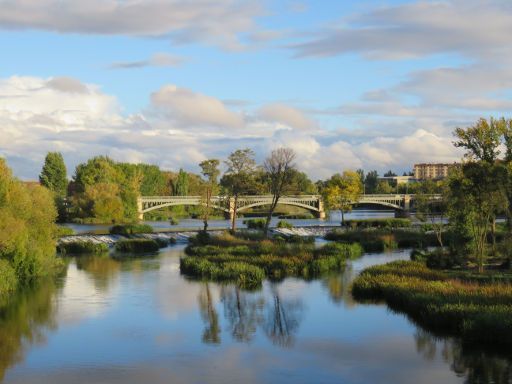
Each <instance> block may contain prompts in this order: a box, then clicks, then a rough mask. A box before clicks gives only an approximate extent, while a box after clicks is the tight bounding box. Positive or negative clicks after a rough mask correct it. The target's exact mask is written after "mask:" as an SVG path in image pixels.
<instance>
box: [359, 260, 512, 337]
mask: <svg viewBox="0 0 512 384" xmlns="http://www.w3.org/2000/svg"><path fill="white" fill-rule="evenodd" d="M459 277H460V276H459ZM352 293H353V295H354V297H355V298H356V299H358V300H367V299H372V300H385V301H386V303H387V304H388V305H389V306H390V307H391V308H393V309H395V310H398V311H403V312H405V313H407V314H408V315H409V316H411V318H412V319H414V320H415V321H417V322H418V323H420V324H421V325H422V326H424V327H426V328H428V329H431V330H434V331H438V332H442V333H449V334H454V335H457V336H461V337H463V338H464V340H467V341H474V342H492V343H511V342H512V332H511V330H512V316H511V315H512V305H511V303H512V284H510V283H496V282H494V283H492V284H488V283H485V282H481V281H480V282H478V281H473V280H472V279H471V278H467V279H465V280H461V279H460V278H459V279H456V278H454V277H451V276H450V274H448V273H445V272H442V271H434V270H431V269H429V268H427V267H426V266H425V264H424V263H421V262H414V261H399V262H393V263H389V264H385V265H380V266H376V267H371V268H368V269H366V270H364V271H363V272H362V273H361V275H360V276H359V277H358V278H357V279H356V280H355V281H354V284H353V287H352Z"/></svg>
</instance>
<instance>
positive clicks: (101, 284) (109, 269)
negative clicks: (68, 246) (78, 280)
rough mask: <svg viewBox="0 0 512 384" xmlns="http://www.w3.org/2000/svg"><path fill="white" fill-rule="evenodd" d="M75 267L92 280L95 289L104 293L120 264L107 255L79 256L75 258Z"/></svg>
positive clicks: (117, 271)
mask: <svg viewBox="0 0 512 384" xmlns="http://www.w3.org/2000/svg"><path fill="white" fill-rule="evenodd" d="M76 266H77V268H78V269H79V270H84V271H86V272H87V273H88V274H90V275H91V276H92V278H93V281H94V285H95V287H96V288H98V289H100V290H102V291H104V290H106V289H107V288H108V286H109V284H110V282H111V281H112V279H113V278H114V277H115V276H116V275H117V274H118V273H119V270H120V263H119V261H116V260H114V259H112V258H111V257H110V256H109V255H108V254H105V255H103V256H81V257H77V258H76Z"/></svg>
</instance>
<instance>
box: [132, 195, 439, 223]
mask: <svg viewBox="0 0 512 384" xmlns="http://www.w3.org/2000/svg"><path fill="white" fill-rule="evenodd" d="M430 198H431V199H432V200H438V199H440V198H441V196H440V195H431V197H430ZM413 202H414V195H408V194H406V195H404V194H396V195H395V194H386V195H361V197H360V198H359V199H358V200H357V201H354V202H353V203H352V204H353V205H362V204H365V205H379V206H384V207H389V208H392V209H395V210H396V211H397V212H398V213H399V214H400V212H401V213H406V212H408V211H409V210H410V209H411V207H412V205H413ZM211 203H212V208H215V209H219V210H221V211H224V212H225V213H226V214H228V215H229V216H230V217H231V218H233V215H234V212H235V199H234V198H232V197H231V198H230V197H226V196H213V197H212V199H211ZM271 203H272V195H258V196H241V197H239V198H238V200H237V202H236V204H237V209H236V211H237V212H243V211H245V210H247V209H249V208H253V207H259V206H265V205H270V204H271ZM279 204H280V205H291V206H295V207H300V208H304V209H307V210H309V211H311V212H313V213H314V214H316V216H317V217H318V218H320V219H323V218H325V208H324V202H323V199H322V196H320V195H299V196H282V197H281V198H280V199H279ZM177 205H205V203H204V199H203V198H201V196H141V197H139V198H138V199H137V210H138V215H139V219H140V220H142V219H143V218H144V213H147V212H150V211H153V210H155V209H160V208H164V207H172V206H177Z"/></svg>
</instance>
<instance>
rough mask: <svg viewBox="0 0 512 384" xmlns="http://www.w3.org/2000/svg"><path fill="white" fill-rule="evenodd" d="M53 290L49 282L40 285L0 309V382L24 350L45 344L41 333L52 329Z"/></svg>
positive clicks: (25, 290)
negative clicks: (30, 346)
mask: <svg viewBox="0 0 512 384" xmlns="http://www.w3.org/2000/svg"><path fill="white" fill-rule="evenodd" d="M55 290H56V288H55V283H54V282H53V281H50V280H49V281H44V282H41V283H39V284H37V285H36V286H34V287H30V288H26V289H24V290H22V291H19V292H18V293H16V294H15V295H13V296H12V297H11V298H9V300H8V303H4V304H3V305H1V306H0V382H1V381H2V380H3V377H4V375H5V372H6V370H7V369H8V368H9V367H10V366H12V365H14V364H16V363H18V362H19V361H21V360H22V359H23V354H24V347H26V346H27V345H30V344H33V343H43V342H45V337H44V331H45V329H54V328H55V327H56V322H55V318H54V313H55V307H54V301H53V300H52V298H53V295H54V293H55Z"/></svg>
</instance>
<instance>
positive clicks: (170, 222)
mask: <svg viewBox="0 0 512 384" xmlns="http://www.w3.org/2000/svg"><path fill="white" fill-rule="evenodd" d="M179 223H180V221H179V220H178V219H176V218H174V217H170V218H169V224H171V225H178V224H179Z"/></svg>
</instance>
